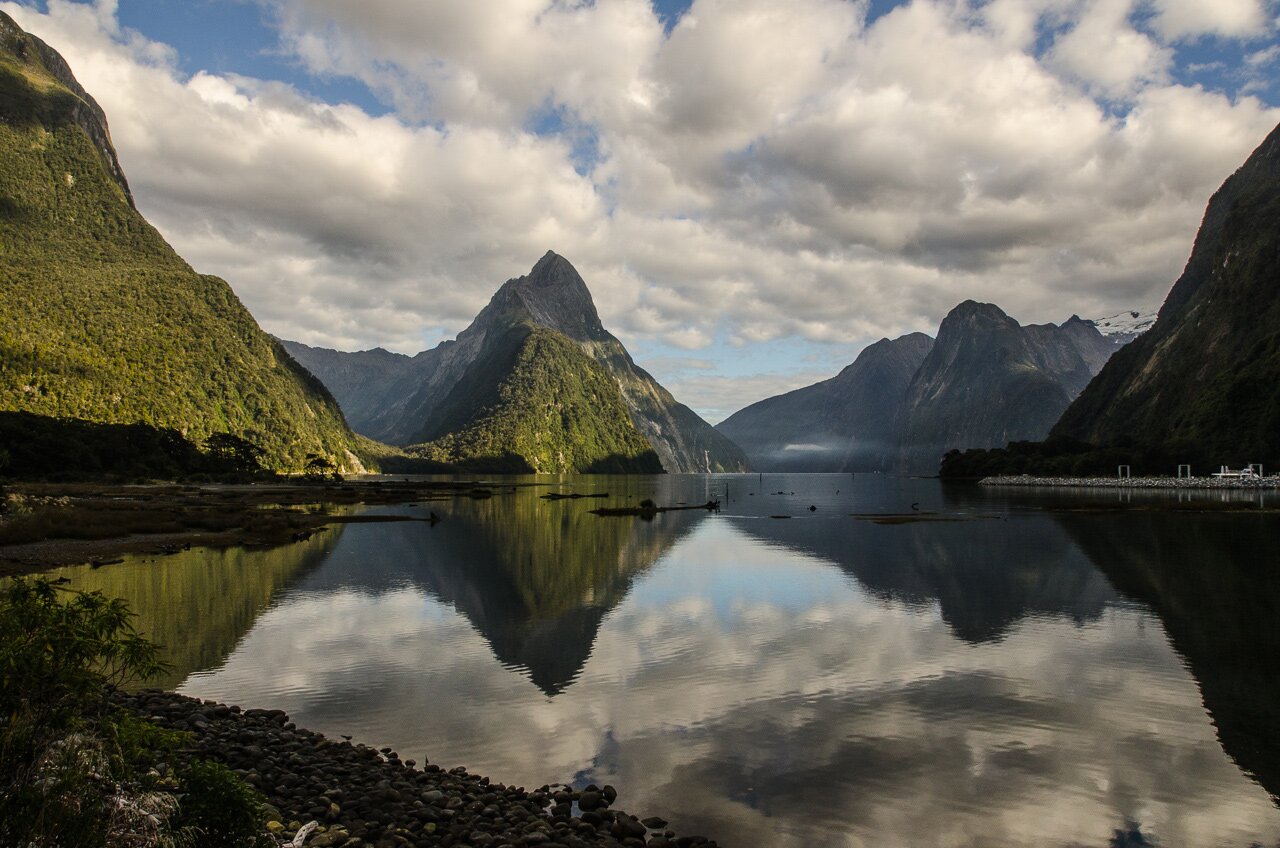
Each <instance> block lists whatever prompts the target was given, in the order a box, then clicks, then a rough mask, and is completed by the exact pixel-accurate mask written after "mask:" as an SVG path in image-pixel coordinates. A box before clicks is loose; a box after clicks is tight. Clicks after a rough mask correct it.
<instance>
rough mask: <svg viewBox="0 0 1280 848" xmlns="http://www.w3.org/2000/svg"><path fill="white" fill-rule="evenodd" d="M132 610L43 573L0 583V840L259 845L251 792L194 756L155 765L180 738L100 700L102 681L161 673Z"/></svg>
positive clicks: (257, 802)
mask: <svg viewBox="0 0 1280 848" xmlns="http://www.w3.org/2000/svg"><path fill="white" fill-rule="evenodd" d="M132 617H133V616H132V613H130V611H129V610H128V608H127V607H126V606H125V604H124V602H123V601H120V600H111V599H108V598H106V597H105V596H103V595H101V594H99V593H96V592H93V593H86V592H68V591H66V590H64V589H62V588H61V587H60V586H58V585H56V584H54V583H52V582H50V581H48V580H39V579H37V580H33V581H27V580H22V579H18V580H13V581H10V582H9V583H7V584H5V585H4V586H3V587H0V844H3V845H22V846H32V848H43V846H49V848H55V846H56V848H106V846H116V845H129V846H139V848H141V846H190V848H205V846H207V847H208V848H214V846H229V848H257V846H264V845H268V844H270V843H269V842H268V841H267V837H266V834H265V833H264V831H263V830H262V823H263V820H264V811H265V807H264V801H263V800H262V798H261V797H260V796H258V795H257V794H256V793H255V792H254V791H253V790H252V789H251V788H250V787H248V786H246V785H245V784H244V783H243V782H242V781H240V780H239V778H237V777H236V776H235V775H234V774H233V773H231V772H229V771H227V770H226V769H225V768H222V767H221V766H216V765H211V764H206V763H202V762H200V761H198V760H195V761H190V762H185V763H183V764H181V765H178V766H176V767H164V766H163V764H164V763H171V762H175V761H178V762H180V761H181V758H175V757H174V753H175V749H176V748H177V747H178V746H179V745H180V744H181V743H182V741H183V737H182V735H181V734H177V733H174V732H172V731H166V730H162V729H160V728H158V727H156V726H155V725H153V724H151V723H150V722H147V721H145V720H144V719H141V718H139V717H137V716H134V715H132V714H128V713H124V712H121V711H118V710H114V709H113V708H112V707H111V706H110V704H109V703H108V701H107V698H106V693H107V691H108V687H109V686H119V685H124V684H127V683H129V682H132V681H136V680H140V679H145V678H147V677H150V676H152V675H154V674H156V673H158V672H159V671H161V670H162V669H163V664H162V663H161V662H160V661H159V660H158V654H157V647H156V646H155V645H154V644H152V643H151V642H149V641H147V640H146V639H144V638H143V637H142V636H140V635H139V634H138V633H137V631H136V630H135V629H134V627H133V624H132ZM212 805H217V806H216V808H215V807H213V806H212Z"/></svg>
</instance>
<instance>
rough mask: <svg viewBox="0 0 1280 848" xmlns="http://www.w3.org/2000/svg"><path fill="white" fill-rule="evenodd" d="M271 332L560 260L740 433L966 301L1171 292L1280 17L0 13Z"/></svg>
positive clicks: (963, 1)
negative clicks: (62, 62) (56, 58)
mask: <svg viewBox="0 0 1280 848" xmlns="http://www.w3.org/2000/svg"><path fill="white" fill-rule="evenodd" d="M0 10H3V11H5V12H7V13H8V14H10V15H11V16H12V17H13V18H14V19H15V20H17V22H18V23H19V24H20V25H21V26H23V27H24V28H25V29H27V30H28V31H30V32H33V33H35V34H36V35H38V36H40V37H41V38H43V39H44V40H45V41H47V42H48V43H49V44H51V45H52V46H53V47H54V48H55V49H57V50H58V51H59V52H61V53H62V54H63V56H64V57H65V58H66V59H67V60H68V62H69V63H70V65H71V67H72V69H73V71H74V72H75V74H76V76H77V78H78V79H79V80H80V82H81V83H82V84H83V85H84V86H85V88H86V89H87V90H88V91H89V92H90V93H91V94H93V95H94V97H95V98H96V99H97V100H98V101H99V102H100V103H101V104H102V106H103V108H104V109H105V110H106V112H107V116H108V120H109V122H110V126H111V132H112V137H113V140H114V142H115V145H116V147H117V149H118V152H119V156H120V160H121V162H122V164H123V166H124V169H125V172H126V174H127V176H128V178H129V181H130V185H131V187H132V189H133V191H134V195H135V198H136V200H137V203H138V206H139V208H140V209H141V211H142V212H143V214H144V215H146V216H147V218H148V219H149V220H150V221H151V222H152V223H153V224H154V225H156V227H157V228H158V229H159V230H160V231H161V232H162V233H163V234H164V236H165V237H166V238H167V239H168V240H169V241H170V243H171V244H173V246H174V247H175V248H176V249H177V250H178V252H179V253H180V254H182V256H183V257H184V258H186V259H187V261H188V262H190V263H191V264H192V265H193V266H194V267H195V268H196V269H197V270H199V271H201V272H204V273H212V274H217V275H219V276H221V277H223V278H225V279H226V280H227V281H228V282H229V283H230V284H231V286H232V287H233V288H234V290H235V291H236V293H237V294H238V295H239V296H240V298H241V299H242V300H243V301H244V302H245V304H246V305H247V306H248V307H249V309H250V310H251V311H252V312H253V314H254V315H255V317H256V318H257V319H258V321H259V323H261V324H262V326H263V327H264V328H265V329H266V330H267V331H268V332H271V333H273V334H275V335H277V336H280V337H283V338H288V339H293V340H296V341H301V342H304V343H307V344H312V345H320V346H324V347H332V348H337V349H341V350H360V349H367V348H371V347H375V346H381V347H385V348H388V349H390V350H396V351H400V352H404V353H415V352H417V351H419V350H423V349H425V348H428V347H432V346H434V345H435V344H437V343H438V342H440V341H442V340H444V339H447V338H452V337H453V336H454V335H456V334H457V333H458V332H459V331H460V330H462V329H463V328H464V327H465V326H466V325H467V324H468V323H469V322H470V320H471V319H472V318H473V317H474V316H475V314H476V313H477V312H478V311H479V310H480V309H481V308H482V307H483V306H484V304H485V303H487V302H488V299H489V298H490V297H491V296H492V294H493V292H494V291H495V290H496V289H497V288H498V287H499V286H500V285H501V284H502V283H503V282H504V281H505V280H507V279H510V278H513V277H518V276H521V275H523V274H525V273H528V271H529V269H530V268H531V267H532V266H533V264H534V262H536V261H537V259H538V258H539V257H541V256H542V254H543V253H545V252H546V251H547V250H554V251H556V252H557V253H560V254H561V255H563V256H565V257H566V258H567V259H569V260H570V261H571V262H572V263H573V264H574V266H575V267H576V268H577V269H578V271H579V272H580V273H581V274H582V276H583V278H584V279H585V280H586V282H587V285H588V286H589V287H590V289H591V291H592V293H593V296H594V297H595V300H596V304H597V307H598V309H599V311H600V314H601V318H602V320H603V321H604V324H605V326H606V327H607V328H608V329H609V330H611V331H612V332H613V333H614V334H615V335H617V336H618V337H619V338H621V339H622V341H623V342H624V344H626V345H627V347H628V349H629V350H630V351H631V352H632V354H633V356H634V357H635V358H636V360H637V361H638V362H639V364H640V365H642V366H643V367H645V368H646V369H648V370H649V371H650V372H651V373H653V374H654V376H655V377H657V378H658V380H659V381H660V382H662V383H663V384H664V385H666V386H667V387H668V388H669V389H671V390H672V392H673V393H674V394H675V395H676V397H677V398H678V399H679V400H681V401H683V402H685V403H687V404H688V405H690V406H691V407H693V408H694V409H695V410H696V411H698V412H699V413H700V414H702V415H703V416H704V417H705V418H707V419H708V420H710V421H712V422H713V423H714V422H716V421H719V420H721V419H723V418H724V417H726V416H727V415H728V414H730V413H732V412H734V411H736V410H737V409H740V408H741V407H743V406H746V405H748V404H750V403H752V402H754V401H757V400H760V399H762V398H764V397H767V396H770V395H774V394H777V393H780V392H783V391H787V390H790V389H793V388H798V387H799V386H803V385H807V384H809V383H812V382H815V381H817V380H820V379H825V378H827V377H830V376H832V375H834V374H835V373H836V372H838V371H839V370H840V368H842V367H843V366H845V365H847V364H849V363H850V362H851V361H853V359H854V358H855V357H856V356H857V354H858V352H859V351H860V350H861V349H862V348H864V347H865V346H866V345H868V344H870V343H872V342H874V341H876V340H878V339H880V338H882V337H890V338H893V337H896V336H898V335H901V334H904V333H908V332H914V331H923V332H927V333H929V334H931V335H932V334H933V333H934V332H935V331H936V328H937V326H938V323H939V321H941V319H942V318H943V317H944V316H945V315H946V313H947V312H948V311H950V310H951V309H952V308H953V307H954V306H955V305H956V304H958V303H960V302H961V301H963V300H966V299H974V300H979V301H987V302H992V303H996V304H998V305H999V306H1000V307H1001V308H1003V309H1004V310H1005V311H1006V312H1008V313H1009V314H1010V315H1012V316H1013V317H1015V318H1017V319H1018V320H1020V321H1022V322H1024V323H1030V322H1035V323H1043V322H1049V321H1052V322H1055V323H1059V322H1061V321H1064V320H1066V319H1067V318H1068V317H1070V316H1071V315H1072V314H1078V315H1081V316H1083V317H1088V318H1095V317H1103V316H1107V315H1112V314H1115V313H1117V312H1120V311H1123V310H1129V309H1138V310H1149V309H1154V308H1157V307H1158V306H1159V305H1160V303H1161V302H1162V301H1163V299H1164V297H1165V295H1166V294H1167V293H1168V290H1169V287H1170V286H1171V285H1172V283H1173V281H1174V280H1175V279H1176V278H1177V276H1178V273H1179V272H1180V271H1181V268H1182V266H1183V265H1184V264H1185V262H1186V259H1187V256H1188V254H1189V252H1190V249H1191V244H1192V240H1193V238H1194V235H1195V231H1196V228H1197V226H1198V224H1199V222H1200V218H1201V216H1202V215H1203V212H1204V207H1205V204H1206V203H1207V202H1208V199H1209V197H1210V196H1211V195H1212V193H1213V191H1214V190H1215V189H1216V188H1217V187H1218V186H1219V185H1220V184H1221V183H1222V181H1223V180H1224V179H1225V178H1226V177H1227V176H1229V175H1230V174H1231V173H1232V172H1233V171H1234V170H1235V169H1236V168H1237V167H1239V166H1240V165H1241V164H1242V163H1243V162H1244V160H1245V159H1246V158H1247V157H1248V155H1249V153H1250V152H1251V151H1252V150H1253V149H1254V148H1256V147H1257V146H1258V145H1259V144H1260V143H1261V142H1262V140H1263V138H1264V137H1265V136H1266V135H1267V133H1268V132H1270V131H1271V130H1272V129H1273V128H1274V127H1275V126H1276V125H1277V124H1280V0H910V2H907V0H903V2H895V0H869V2H868V0H791V2H788V3H778V2H777V0H654V2H650V0H485V2H474V0H362V2H359V3H354V2H350V0H41V1H40V2H36V0H0Z"/></svg>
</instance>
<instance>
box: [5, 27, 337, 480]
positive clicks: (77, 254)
mask: <svg viewBox="0 0 1280 848" xmlns="http://www.w3.org/2000/svg"><path fill="white" fill-rule="evenodd" d="M0 245H3V251H4V261H2V262H0V292H3V296H2V297H0V411H10V412H23V413H30V414H32V415H36V416H43V417H46V418H76V419H82V420H86V421H91V422H95V423H99V424H136V423H143V424H148V425H152V426H156V427H161V428H166V429H172V430H175V431H177V432H178V433H179V434H180V435H181V437H183V438H185V439H187V440H189V441H190V442H193V443H194V444H196V445H200V444H202V443H203V442H204V440H205V439H207V438H208V437H209V436H211V435H213V434H215V433H231V434H233V435H235V436H238V437H242V438H245V439H247V440H248V441H250V442H253V443H254V444H256V445H257V446H258V447H259V448H261V449H262V450H263V451H264V453H265V459H266V461H267V463H268V464H269V465H271V466H273V467H275V468H279V469H301V467H302V466H303V464H304V462H305V460H306V457H307V454H321V455H324V456H326V457H327V458H329V459H331V460H332V461H334V462H335V463H336V464H337V465H338V466H340V467H344V468H349V469H352V470H355V469H357V468H358V467H359V462H358V460H357V458H356V457H355V454H354V452H353V451H354V450H355V449H356V448H357V444H356V441H355V437H354V434H352V433H351V431H350V430H348V429H347V426H346V423H345V422H344V420H343V418H342V414H341V413H340V412H339V410H338V407H337V404H336V403H335V402H334V400H333V398H332V397H331V396H330V395H329V393H328V392H327V391H325V389H324V387H323V386H321V385H320V384H319V383H318V382H316V381H315V380H314V378H313V377H312V376H311V375H310V374H308V373H306V372H305V371H304V370H303V369H302V368H300V367H299V366H298V364H297V363H296V362H294V361H293V359H292V358H291V357H290V356H289V355H288V354H287V353H286V352H285V351H284V350H283V349H282V348H281V347H280V346H279V345H278V344H277V343H276V342H275V341H274V340H273V339H271V338H270V337H269V336H267V335H266V334H265V333H264V332H262V330H261V329H260V328H259V327H258V325H257V323H256V322H255V321H254V320H253V317H252V316H251V315H250V314H249V313H248V311H246V310H245V308H244V306H243V304H241V303H240V301H239V299H237V298H236V296H235V294H234V293H233V292H232V290H231V288H230V287H229V286H228V285H227V284H226V283H225V282H223V281H222V280H219V279H217V278H216V277H209V276H204V275H201V274H197V273H196V272H194V271H193V270H192V269H191V268H190V266H188V265H187V264H186V263H185V262H184V261H183V260H182V258H181V257H179V256H178V255H177V254H176V253H174V251H173V249H172V248H171V247H170V246H169V245H168V244H167V243H165V241H164V239H163V238H162V237H161V236H160V234H159V233H158V232H156V230H155V229H154V228H153V227H151V225H150V224H148V223H147V222H146V221H145V220H144V219H143V218H142V216H141V215H139V214H138V211H137V210H136V209H135V208H134V205H133V200H132V197H131V196H130V194H129V186H128V182H127V181H126V180H125V177H124V173H123V172H122V171H121V169H120V164H119V161H118V160H117V158H116V154H115V150H114V148H113V147H112V145H111V134H110V132H109V131H108V129H107V121H106V117H105V116H104V115H103V113H102V110H101V109H100V108H99V107H98V105H97V103H95V102H94V101H93V98H91V97H90V96H89V95H88V94H87V93H86V92H85V91H84V89H83V88H81V86H80V85H79V83H77V82H76V80H75V77H74V76H73V75H72V73H71V69H70V68H69V67H68V65H67V63H66V62H65V61H64V60H63V59H62V57H61V56H59V55H58V54H57V53H56V52H55V51H54V50H53V49H52V48H50V47H49V46H48V45H46V44H44V43H43V42H41V41H40V40H39V39H37V38H35V37H34V36H31V35H29V34H27V33H25V32H23V31H22V29H21V28H19V27H18V26H17V24H15V23H14V22H13V20H12V19H10V18H9V17H7V16H6V15H4V14H3V13H0Z"/></svg>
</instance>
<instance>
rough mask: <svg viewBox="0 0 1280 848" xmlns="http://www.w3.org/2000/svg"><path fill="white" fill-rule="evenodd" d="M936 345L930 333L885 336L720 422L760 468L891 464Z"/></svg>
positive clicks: (755, 467) (720, 427)
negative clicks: (902, 422) (846, 361)
mask: <svg viewBox="0 0 1280 848" xmlns="http://www.w3.org/2000/svg"><path fill="white" fill-rule="evenodd" d="M932 347H933V339H931V338H929V337H928V336H926V335H925V334H924V333H912V334H910V335H906V336H902V337H900V338H897V339H893V340H890V339H881V340H880V341H878V342H876V343H875V344H873V345H870V346H869V347H867V348H866V349H865V350H863V351H862V353H860V354H859V355H858V358H857V359H855V360H854V361H853V363H852V364H851V365H849V366H847V367H846V368H845V369H844V370H843V371H841V372H840V373H839V374H837V375H836V376H834V377H832V378H831V379H830V380H823V381H822V382H820V383H815V384H814V385H812V386H806V387H804V388H802V389H796V390H795V391H792V392H787V393H786V394H783V395H778V396H777V397H771V398H767V399H765V400H762V401H760V402H759V403H754V404H752V405H751V406H748V407H746V408H745V409H742V410H740V411H738V412H736V413H734V414H733V415H731V416H729V417H728V418H727V419H725V420H724V421H722V422H721V423H720V424H719V425H717V428H716V429H718V430H720V432H722V433H724V434H725V435H726V436H728V437H729V438H730V439H732V440H733V441H734V442H735V443H736V444H738V445H741V446H742V449H743V450H744V451H746V453H747V460H748V462H750V464H751V468H752V470H753V471H847V472H855V471H888V470H892V469H893V467H894V465H895V461H896V454H897V451H898V446H899V442H900V440H899V438H898V433H897V430H896V426H897V420H898V417H899V416H900V414H901V408H902V404H903V401H904V400H905V398H906V393H907V387H908V386H909V385H910V383H911V377H912V376H913V375H914V374H915V373H916V371H917V370H918V369H919V368H920V365H921V363H922V362H924V358H925V356H926V355H928V353H929V351H930V349H932Z"/></svg>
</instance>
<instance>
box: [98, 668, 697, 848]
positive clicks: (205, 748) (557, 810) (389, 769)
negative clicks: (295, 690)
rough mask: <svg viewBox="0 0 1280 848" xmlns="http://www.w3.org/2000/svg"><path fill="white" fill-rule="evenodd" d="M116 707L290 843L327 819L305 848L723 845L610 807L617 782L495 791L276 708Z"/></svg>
mask: <svg viewBox="0 0 1280 848" xmlns="http://www.w3.org/2000/svg"><path fill="white" fill-rule="evenodd" d="M114 697H115V698H116V699H117V701H118V702H119V703H121V704H122V705H124V706H127V707H129V708H130V709H133V710H134V711H135V712H137V713H139V714H140V715H143V716H147V717H150V718H151V719H152V720H153V721H155V722H156V723H157V724H159V725H161V726H163V727H167V728H171V729H174V730H185V731H190V732H191V733H193V734H194V735H195V743H194V745H193V748H192V750H191V752H190V753H193V754H197V755H199V756H201V757H204V758H206V759H212V760H217V761H220V762H222V763H225V764H226V765H227V766H229V767H230V768H232V769H234V770H236V771H237V772H239V773H240V774H241V775H242V776H243V777H244V779H245V780H246V781H248V782H249V783H251V784H252V785H254V786H255V787H257V788H258V789H259V791H261V792H262V793H263V794H264V795H265V796H266V797H267V800H268V802H269V803H270V804H271V805H272V806H273V807H274V808H275V809H276V810H277V811H279V817H278V819H277V820H276V821H273V822H270V823H269V824H268V829H270V830H271V831H272V832H273V833H274V834H275V835H276V836H277V837H278V838H281V839H284V840H288V839H291V838H292V837H293V836H294V834H295V833H296V832H297V830H298V829H299V828H301V827H302V826H303V825H305V824H307V823H309V822H312V821H316V822H319V823H320V826H319V827H317V828H316V829H315V830H314V831H313V832H312V833H311V834H310V835H309V836H308V837H307V839H306V842H305V845H306V846H309V848H336V846H343V848H361V846H376V848H383V847H384V846H386V848H390V847H391V846H473V848H499V846H511V848H520V846H541V848H557V847H558V848H590V847H592V846H609V848H617V846H626V848H671V846H679V847H680V848H687V846H706V847H707V848H714V846H715V845H716V843H714V842H712V841H710V840H708V839H705V838H703V837H700V836H680V837H677V836H676V835H675V833H674V832H672V831H670V830H668V829H666V825H667V823H666V822H665V821H663V820H662V819H660V818H656V817H652V818H646V819H643V820H641V819H637V818H636V817H635V816H631V815H628V814H627V813H625V812H623V811H621V810H614V809H611V807H612V805H613V803H614V801H615V799H616V798H617V792H616V791H614V789H613V787H611V786H604V787H595V786H588V787H586V788H584V789H582V790H573V789H570V788H569V787H565V786H543V787H541V788H540V789H537V790H534V791H526V790H525V789H523V788H519V787H512V786H503V785H502V784H500V783H492V782H490V780H489V779H488V778H487V777H480V776H478V775H474V774H469V773H468V772H467V770H466V769H465V768H463V767H458V768H452V769H449V770H447V771H446V770H444V769H441V768H440V767H438V766H436V765H432V764H424V765H423V766H422V767H420V768H419V767H417V765H416V763H414V761H413V760H401V759H400V758H399V757H398V756H397V755H396V753H395V752H394V751H392V750H391V749H389V748H383V749H382V750H381V751H377V750H374V749H373V748H369V747H367V746H364V745H359V744H352V743H350V742H346V741H333V740H331V739H327V738H325V737H324V736H323V735H321V734H319V733H313V732H311V731H309V730H303V729H301V728H298V727H295V726H294V724H293V723H292V722H290V721H289V718H288V716H286V715H285V714H284V713H283V712H282V711H280V710H256V709H254V710H241V709H240V708H239V707H235V706H226V705H223V704H215V703H213V702H211V701H199V700H196V699H193V698H188V697H185V696H183V695H178V694H175V693H173V692H161V691H159V690H146V691H143V692H140V693H137V694H124V693H117V694H116V695H115V696H114Z"/></svg>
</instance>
